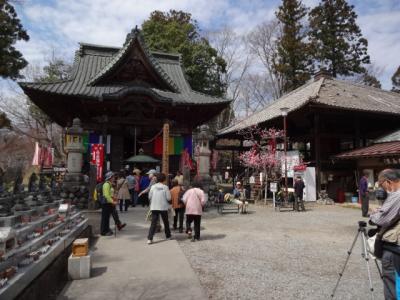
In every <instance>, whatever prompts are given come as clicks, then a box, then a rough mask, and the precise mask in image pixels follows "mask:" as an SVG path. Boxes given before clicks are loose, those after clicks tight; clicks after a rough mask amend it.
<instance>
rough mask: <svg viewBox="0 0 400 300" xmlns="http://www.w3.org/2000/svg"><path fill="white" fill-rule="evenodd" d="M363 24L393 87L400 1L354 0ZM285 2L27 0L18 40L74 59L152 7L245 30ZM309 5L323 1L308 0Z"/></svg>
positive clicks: (121, 34) (41, 54) (30, 56)
mask: <svg viewBox="0 0 400 300" xmlns="http://www.w3.org/2000/svg"><path fill="white" fill-rule="evenodd" d="M349 2H350V3H351V4H353V5H354V6H355V10H356V12H357V14H358V15H359V18H358V24H359V25H360V27H361V30H362V32H363V34H364V36H365V37H366V38H367V39H368V41H369V54H370V56H371V59H372V62H373V63H374V65H376V66H378V67H379V68H383V71H382V72H381V75H380V77H379V79H380V80H381V82H382V83H383V87H384V88H385V89H390V88H391V83H390V77H391V75H392V74H393V72H394V71H395V69H396V68H397V67H398V66H399V65H400V58H399V53H400V1H399V0H351V1H349ZM279 3H280V1H278V0H273V1H265V0H264V1H262V0H247V1H239V0H235V1H233V0H231V1H229V0H212V1H210V0H171V1H166V0H164V1H163V0H142V1H136V0H80V1H76V0H36V1H34V0H24V1H22V5H18V6H17V7H16V8H17V11H18V14H19V16H20V18H21V19H22V23H23V25H24V27H25V28H26V29H27V30H28V33H29V35H30V36H31V39H30V41H29V42H27V43H25V42H23V43H18V44H17V48H19V49H20V50H21V51H22V53H23V54H24V56H25V58H26V59H27V60H28V61H29V62H30V63H31V64H38V65H43V63H44V61H45V60H46V59H48V58H49V57H50V56H51V53H52V52H53V51H54V52H55V53H56V55H57V56H61V57H64V58H65V59H66V60H70V61H71V60H72V58H73V55H74V51H75V50H76V49H77V48H78V42H81V41H82V42H88V43H97V44H104V45H112V46H120V45H121V44H122V43H123V41H124V39H125V36H126V34H127V33H128V32H129V31H130V29H131V28H133V27H134V26H135V25H139V26H140V24H141V23H142V22H143V20H144V19H146V18H147V17H148V16H149V14H150V12H151V11H154V10H156V9H157V10H162V11H167V10H169V9H181V10H184V11H187V12H190V13H192V15H193V17H194V18H195V19H197V20H198V22H199V25H200V27H201V28H202V29H203V30H204V31H208V30H211V31H214V30H217V29H218V28H220V27H222V26H227V27H230V28H232V29H233V30H235V31H236V32H237V33H240V34H245V33H246V32H249V31H250V30H251V29H252V28H254V27H255V26H256V25H257V24H259V23H261V22H263V21H266V20H269V19H271V18H273V16H274V11H275V10H276V8H277V6H278V5H279ZM303 3H304V4H306V5H307V6H309V7H312V6H314V5H315V4H316V3H318V1H316V0H303Z"/></svg>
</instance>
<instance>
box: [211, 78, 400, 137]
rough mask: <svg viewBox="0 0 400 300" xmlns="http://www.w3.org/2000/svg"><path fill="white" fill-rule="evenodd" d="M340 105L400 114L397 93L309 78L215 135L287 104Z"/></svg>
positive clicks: (263, 118) (262, 117)
mask: <svg viewBox="0 0 400 300" xmlns="http://www.w3.org/2000/svg"><path fill="white" fill-rule="evenodd" d="M311 102H312V103H316V104H322V105H325V106H328V107H335V108H340V109H347V110H355V111H366V112H379V113H387V114H392V115H393V114H394V115H400V94H398V93H394V92H388V91H384V90H381V89H378V88H374V87H370V86H365V85H360V84H355V83H352V82H348V81H344V80H338V79H333V78H324V77H321V78H319V79H316V80H311V81H309V82H308V83H306V84H305V85H303V86H301V87H299V88H297V89H296V90H294V91H292V92H290V93H288V94H286V95H283V96H282V97H281V98H279V99H277V100H275V101H274V102H272V103H271V104H269V105H267V106H266V107H264V108H263V109H261V110H260V111H258V112H255V113H254V114H252V115H250V116H249V117H247V118H246V119H244V120H242V121H240V122H238V123H236V124H233V125H231V126H228V127H226V128H223V129H221V130H220V131H219V133H218V135H220V136H222V135H225V134H228V133H234V132H237V131H238V130H241V129H244V128H247V127H250V126H253V125H257V124H260V123H263V122H266V121H268V120H272V119H274V118H277V117H279V116H281V111H280V109H281V108H283V107H287V108H288V109H289V112H288V113H289V114H290V113H292V112H294V111H296V110H298V109H300V108H301V107H303V106H304V105H306V104H308V103H311Z"/></svg>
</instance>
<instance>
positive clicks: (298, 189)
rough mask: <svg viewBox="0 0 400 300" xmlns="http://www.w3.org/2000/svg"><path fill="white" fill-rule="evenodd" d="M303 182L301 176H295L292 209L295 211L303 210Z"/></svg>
mask: <svg viewBox="0 0 400 300" xmlns="http://www.w3.org/2000/svg"><path fill="white" fill-rule="evenodd" d="M305 187H306V186H305V184H304V181H303V179H301V176H297V177H296V182H295V183H294V209H295V210H297V211H300V210H302V211H305V210H306V209H305V207H304V201H303V190H304V188H305Z"/></svg>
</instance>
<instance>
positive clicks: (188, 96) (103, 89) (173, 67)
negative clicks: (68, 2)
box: [19, 30, 231, 105]
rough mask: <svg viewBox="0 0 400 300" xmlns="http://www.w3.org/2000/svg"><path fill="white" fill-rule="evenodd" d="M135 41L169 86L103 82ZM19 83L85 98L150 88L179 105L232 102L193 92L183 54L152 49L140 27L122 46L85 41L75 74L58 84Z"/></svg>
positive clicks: (160, 98)
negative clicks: (184, 68)
mask: <svg viewBox="0 0 400 300" xmlns="http://www.w3.org/2000/svg"><path fill="white" fill-rule="evenodd" d="M135 41H138V43H139V45H140V46H141V47H142V49H143V52H144V53H145V55H146V58H147V59H148V61H149V63H150V65H151V66H152V68H153V69H154V71H155V72H156V74H158V75H159V76H160V78H161V79H162V80H163V82H165V83H166V86H168V87H169V88H168V89H165V90H162V89H159V88H155V87H144V86H138V85H130V86H129V85H126V84H125V83H120V84H118V83H112V84H105V83H101V80H100V79H101V78H102V76H105V74H108V72H110V71H112V70H113V68H114V67H115V66H116V65H118V63H119V62H120V61H121V59H122V58H123V57H124V55H125V54H126V53H127V52H128V51H129V49H131V47H132V46H134V44H135ZM19 85H20V86H21V87H22V89H24V90H25V91H29V90H34V91H41V92H45V93H49V94H56V95H64V96H73V97H81V98H97V99H102V98H106V97H110V98H113V97H116V95H124V94H128V93H142V92H144V91H145V90H146V89H147V91H146V92H147V93H148V94H151V95H152V96H154V97H155V98H157V99H159V100H160V101H169V102H172V103H175V104H187V105H203V104H204V105H206V104H225V103H226V104H228V103H229V102H231V100H228V99H224V98H218V97H213V96H209V95H205V94H202V93H199V92H195V91H193V90H192V89H191V87H190V85H189V84H188V82H187V80H186V78H185V75H184V72H183V70H182V66H181V60H180V55H178V54H170V53H162V52H151V51H149V50H148V49H147V47H146V45H145V43H144V41H143V40H142V38H141V36H140V34H139V33H138V31H137V30H135V31H133V32H132V33H130V34H128V36H127V41H126V42H125V44H124V46H123V47H122V48H117V47H110V46H100V45H93V44H85V43H81V44H80V48H79V50H78V51H76V55H75V59H74V65H73V68H72V72H71V76H70V79H68V80H65V81H60V82H55V83H54V82H52V83H34V82H20V83H19Z"/></svg>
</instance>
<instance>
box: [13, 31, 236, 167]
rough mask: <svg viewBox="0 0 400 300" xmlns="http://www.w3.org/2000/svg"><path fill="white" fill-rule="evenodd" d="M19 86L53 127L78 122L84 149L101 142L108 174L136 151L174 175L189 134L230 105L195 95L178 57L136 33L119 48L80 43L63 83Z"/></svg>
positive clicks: (221, 99)
mask: <svg viewBox="0 0 400 300" xmlns="http://www.w3.org/2000/svg"><path fill="white" fill-rule="evenodd" d="M19 84H20V86H21V88H22V89H23V90H24V92H25V94H26V95H28V97H29V98H30V99H31V100H32V101H33V102H34V103H35V104H36V105H37V106H38V107H40V108H41V109H42V110H43V111H44V112H45V113H46V114H48V115H49V116H50V117H51V118H52V119H53V120H54V121H55V122H56V123H58V124H59V125H61V126H63V127H65V126H70V125H71V123H72V120H73V119H74V118H79V119H80V120H81V122H82V126H83V127H84V129H85V130H87V131H88V132H89V137H88V143H99V142H100V143H103V144H106V149H107V152H106V160H107V161H108V166H107V167H108V168H111V169H112V170H119V169H120V168H121V167H123V165H124V160H125V159H127V158H128V157H130V156H132V155H136V154H138V152H139V149H140V148H142V149H143V150H144V154H147V155H150V156H154V157H156V158H158V159H160V160H161V158H162V154H163V155H164V157H163V160H162V161H163V171H164V172H168V165H170V168H169V171H170V172H174V171H176V170H177V169H178V162H179V159H178V157H179V155H180V154H181V152H182V150H183V149H184V148H187V149H188V151H189V153H190V152H191V151H192V130H193V129H195V128H196V127H197V126H199V125H200V124H203V123H205V122H206V121H208V120H210V119H212V118H213V117H215V116H216V115H218V114H219V113H220V112H221V111H222V110H223V109H225V108H226V107H227V106H228V105H229V103H230V100H227V99H223V98H216V97H211V96H208V95H205V94H202V93H199V92H196V91H193V90H192V89H191V87H190V85H189V84H188V82H187V80H186V78H185V73H184V70H183V69H182V65H181V57H180V55H179V54H171V53H161V52H154V51H150V50H149V49H148V48H147V46H146V44H145V42H144V40H143V38H142V36H141V33H140V31H139V30H138V29H134V30H132V31H131V32H130V33H129V34H128V35H127V37H126V40H125V43H124V44H123V46H122V47H109V46H100V45H92V44H85V43H81V44H80V47H79V49H78V50H77V51H76V54H75V60H74V64H73V70H72V73H71V75H70V77H69V79H67V80H65V81H60V82H56V83H31V82H22V83H19ZM163 136H167V137H169V139H168V140H167V141H166V140H165V139H164V140H163ZM165 143H166V144H165ZM165 145H168V147H165ZM167 150H168V151H169V153H168V152H166V151H167ZM168 157H169V159H168ZM166 166H167V169H165V167H166Z"/></svg>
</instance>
